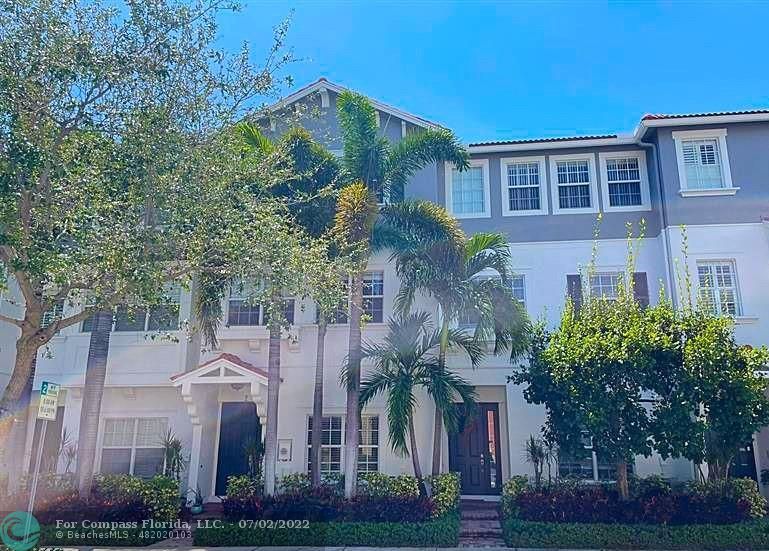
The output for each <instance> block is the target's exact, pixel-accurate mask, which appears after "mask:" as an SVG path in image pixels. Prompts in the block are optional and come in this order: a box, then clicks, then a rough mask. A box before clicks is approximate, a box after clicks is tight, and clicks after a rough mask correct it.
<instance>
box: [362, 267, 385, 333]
mask: <svg viewBox="0 0 769 551" xmlns="http://www.w3.org/2000/svg"><path fill="white" fill-rule="evenodd" d="M363 313H364V315H366V316H367V317H368V321H369V322H372V323H382V322H383V321H384V273H382V272H366V273H365V274H363Z"/></svg>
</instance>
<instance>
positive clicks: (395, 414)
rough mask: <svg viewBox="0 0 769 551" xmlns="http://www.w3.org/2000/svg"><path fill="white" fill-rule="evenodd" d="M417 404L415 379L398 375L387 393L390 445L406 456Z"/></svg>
mask: <svg viewBox="0 0 769 551" xmlns="http://www.w3.org/2000/svg"><path fill="white" fill-rule="evenodd" d="M416 405H417V401H416V397H415V396H414V384H413V379H412V378H411V377H410V376H406V375H403V376H401V377H398V379H397V380H396V381H394V384H393V385H392V386H391V387H390V389H389V393H388V395H387V424H388V427H389V433H390V446H391V447H392V449H393V451H395V452H399V453H401V454H403V455H404V456H408V455H409V451H408V445H407V444H406V442H407V439H408V427H409V420H410V419H411V418H412V416H413V415H414V410H415V409H416Z"/></svg>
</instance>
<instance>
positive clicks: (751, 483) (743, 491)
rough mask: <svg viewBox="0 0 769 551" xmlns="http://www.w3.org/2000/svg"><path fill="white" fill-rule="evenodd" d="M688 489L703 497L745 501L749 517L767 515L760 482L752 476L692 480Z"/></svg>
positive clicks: (691, 492) (693, 493)
mask: <svg viewBox="0 0 769 551" xmlns="http://www.w3.org/2000/svg"><path fill="white" fill-rule="evenodd" d="M687 491H688V493H690V494H692V495H697V496H701V497H703V498H719V497H720V498H722V499H725V500H729V501H735V502H741V503H744V504H745V505H744V507H745V510H746V515H747V516H748V518H762V517H763V516H764V515H766V506H767V502H766V498H764V496H762V495H761V492H760V491H759V489H758V484H756V481H755V480H753V479H751V478H730V479H728V480H719V481H715V482H690V483H689V484H687Z"/></svg>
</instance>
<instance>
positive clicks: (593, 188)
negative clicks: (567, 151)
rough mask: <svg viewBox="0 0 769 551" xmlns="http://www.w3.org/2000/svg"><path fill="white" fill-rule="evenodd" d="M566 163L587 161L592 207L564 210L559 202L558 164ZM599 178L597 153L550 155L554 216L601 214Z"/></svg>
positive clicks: (551, 197)
mask: <svg viewBox="0 0 769 551" xmlns="http://www.w3.org/2000/svg"><path fill="white" fill-rule="evenodd" d="M564 161H587V163H588V171H589V172H590V182H589V186H588V187H589V189H590V207H587V208H584V207H583V208H574V209H562V208H560V202H559V201H558V188H559V187H560V186H559V185H558V163H559V162H564ZM597 179H598V176H597V174H596V170H595V153H575V154H571V155H550V181H551V185H550V199H551V200H552V204H553V214H595V213H598V212H600V208H599V205H598V182H597Z"/></svg>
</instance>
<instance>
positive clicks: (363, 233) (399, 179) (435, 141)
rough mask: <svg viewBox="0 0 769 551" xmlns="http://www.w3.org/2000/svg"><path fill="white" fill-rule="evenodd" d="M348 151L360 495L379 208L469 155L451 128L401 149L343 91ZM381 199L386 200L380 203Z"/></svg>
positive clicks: (353, 470)
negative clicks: (365, 347)
mask: <svg viewBox="0 0 769 551" xmlns="http://www.w3.org/2000/svg"><path fill="white" fill-rule="evenodd" d="M337 109H338V118H339V125H340V128H341V134H342V142H343V146H344V156H343V165H344V168H345V170H346V172H347V175H348V177H349V178H350V179H351V180H352V181H354V182H360V183H362V185H360V184H353V185H352V187H351V188H350V189H349V191H348V193H347V194H346V196H345V197H344V203H343V202H342V198H340V202H339V206H338V209H337V218H336V222H337V223H336V225H335V231H336V234H337V236H338V237H339V238H341V241H340V243H342V246H343V247H348V248H349V247H352V248H354V249H355V252H356V255H355V257H356V259H357V261H356V262H354V263H353V269H352V270H351V272H350V315H349V324H350V335H349V353H348V361H349V369H350V376H349V379H348V383H349V384H348V388H347V427H346V430H345V442H346V443H347V445H346V446H345V459H344V466H345V473H344V475H345V495H346V496H347V497H348V498H349V497H352V496H354V494H355V491H356V485H357V470H358V452H357V450H358V441H359V435H358V429H359V427H360V415H359V407H358V406H359V403H358V402H359V396H360V350H361V331H360V320H361V313H362V312H363V278H362V275H363V271H364V270H365V267H366V264H365V259H366V258H367V257H368V253H369V250H370V245H371V231H372V228H373V222H374V215H375V212H376V203H377V202H385V199H388V198H389V199H390V200H393V201H397V200H399V199H400V198H401V197H402V195H403V190H404V188H405V186H406V184H407V183H408V181H409V179H410V178H411V177H412V176H413V175H414V174H415V173H416V172H417V171H419V170H420V169H422V168H424V167H426V166H428V165H430V164H431V163H435V162H444V161H448V162H452V163H454V164H455V165H456V166H457V167H458V168H459V169H460V170H463V169H465V168H466V167H467V166H468V155H467V152H466V151H465V150H464V148H463V147H462V146H461V144H460V143H459V141H458V140H457V139H456V137H455V136H454V134H452V133H451V132H450V131H449V130H446V129H427V130H422V131H419V132H415V133H413V134H408V135H406V136H405V137H404V138H403V139H402V140H401V141H399V142H398V143H396V144H392V143H390V142H389V141H388V140H387V138H385V137H384V136H382V135H381V133H380V132H379V129H378V127H377V122H376V121H377V117H376V110H375V109H374V107H373V106H372V105H371V103H370V102H369V101H368V99H366V98H365V97H364V96H362V95H360V94H356V93H353V92H342V93H341V94H339V97H338V99H337ZM377 198H380V199H381V201H377Z"/></svg>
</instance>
